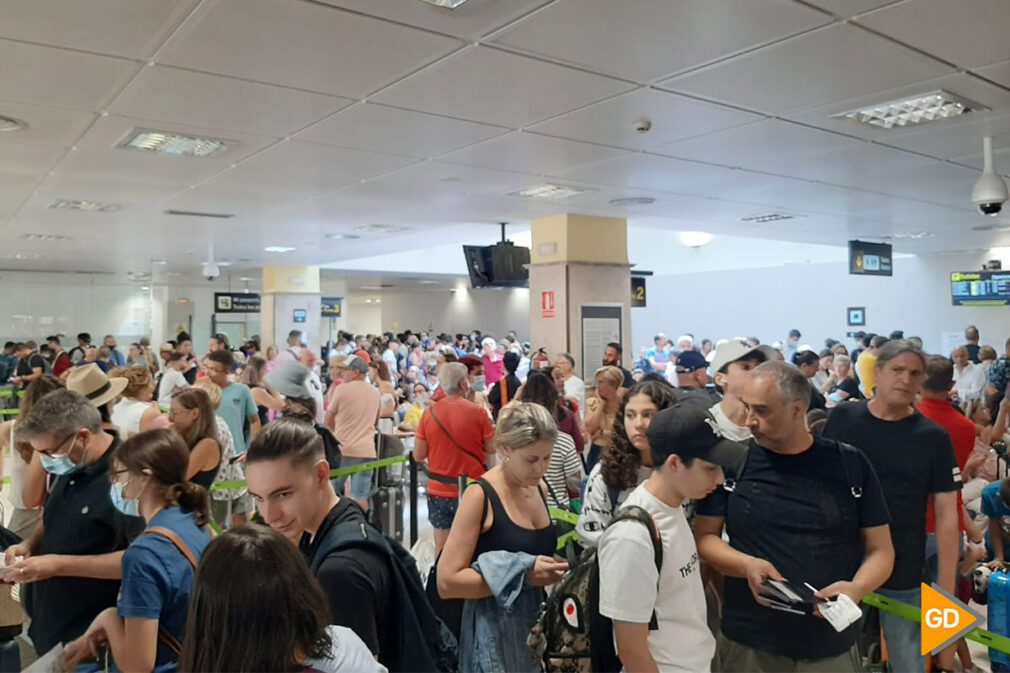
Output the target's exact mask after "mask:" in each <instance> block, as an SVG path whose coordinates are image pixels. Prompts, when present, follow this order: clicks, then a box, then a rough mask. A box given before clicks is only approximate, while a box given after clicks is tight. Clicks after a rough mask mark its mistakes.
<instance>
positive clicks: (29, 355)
mask: <svg viewBox="0 0 1010 673" xmlns="http://www.w3.org/2000/svg"><path fill="white" fill-rule="evenodd" d="M35 348H36V345H35V342H34V341H31V340H28V341H25V342H24V343H21V344H17V346H15V349H16V352H17V354H18V367H17V371H16V372H15V374H16V376H15V377H14V378H13V379H11V383H13V384H14V385H16V386H21V389H22V390H24V389H25V388H27V387H28V385H29V384H30V383H31V382H32V381H37V380H38V379H40V378H42V375H43V374H45V372H46V363H45V361H44V360H43V358H42V356H41V355H39V354H38V353H37V352H36V351H35Z"/></svg>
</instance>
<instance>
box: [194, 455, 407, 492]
mask: <svg viewBox="0 0 1010 673" xmlns="http://www.w3.org/2000/svg"><path fill="white" fill-rule="evenodd" d="M409 460H410V457H409V456H394V457H392V458H383V459H382V460H373V461H371V462H368V463H362V464H361V465H354V466H352V467H341V468H338V469H336V470H333V471H332V472H330V478H331V479H335V478H337V477H346V476H349V475H352V474H357V473H359V472H367V471H369V470H377V469H378V468H380V467H389V466H390V465H399V464H400V463H406V462H407V461H409ZM247 484H248V482H246V481H245V480H242V481H222V482H220V483H217V484H214V485H213V486H211V487H210V490H212V491H226V490H231V489H233V488H245V487H246V486H247Z"/></svg>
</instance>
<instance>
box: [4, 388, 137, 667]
mask: <svg viewBox="0 0 1010 673" xmlns="http://www.w3.org/2000/svg"><path fill="white" fill-rule="evenodd" d="M119 381H121V382H122V384H125V383H126V382H125V381H122V380H121V379H120V380H119ZM112 386H113V387H114V388H115V387H119V386H120V383H119V382H112ZM121 390H122V388H121V387H119V391H116V392H115V393H114V395H115V394H118V393H119V392H121ZM15 437H16V438H17V439H18V441H21V442H27V443H28V444H30V445H31V447H32V449H33V450H34V451H36V452H37V453H38V454H39V457H40V458H41V460H42V465H43V467H44V468H45V469H46V471H48V472H49V473H50V474H51V475H53V476H54V477H55V480H54V482H53V484H52V488H51V490H50V493H49V497H48V498H47V499H46V503H45V507H44V509H43V513H42V520H41V521H40V522H39V524H38V525H37V526H36V528H35V532H34V533H32V535H31V537H29V538H28V539H27V540H25V541H24V542H22V543H20V544H16V545H12V546H11V547H9V548H8V549H7V550H6V552H5V555H4V562H5V564H6V565H8V566H14V569H13V570H12V571H10V572H9V573H8V574H7V575H6V576H5V580H6V581H9V582H17V583H22V584H24V585H25V586H24V587H22V593H21V601H22V604H23V605H24V606H25V610H26V612H27V613H28V616H29V617H31V620H32V621H31V626H30V627H29V628H28V635H29V636H30V637H31V640H32V642H33V643H34V644H35V650H36V652H38V654H39V655H42V654H45V653H46V652H48V651H49V650H50V649H52V648H53V647H54V646H56V645H57V644H59V643H68V642H70V641H71V640H73V639H75V638H78V637H79V636H80V635H81V634H83V633H84V632H85V631H86V630H87V628H88V626H89V625H90V624H91V622H92V621H93V620H94V619H95V617H97V616H98V614H99V613H100V612H102V610H104V609H106V608H110V607H112V606H114V605H115V604H116V597H117V595H118V593H119V580H120V578H121V577H122V561H123V550H124V549H126V547H127V544H128V543H129V541H130V540H131V539H132V538H133V537H135V536H136V535H137V534H139V532H140V530H142V528H143V521H142V520H140V519H137V518H132V517H127V516H125V515H123V514H122V513H121V512H119V511H118V510H117V509H115V508H114V507H113V505H112V501H111V500H110V498H109V474H110V464H111V456H112V454H113V452H114V451H115V449H116V448H117V447H118V446H119V443H120V442H119V438H118V437H117V436H116V434H115V433H114V432H109V431H105V430H103V429H102V419H101V416H100V415H99V414H98V410H97V409H96V408H95V406H94V404H93V402H92V401H89V400H88V398H87V397H85V396H84V395H80V394H78V393H75V392H72V391H69V390H56V391H53V392H51V393H49V394H48V395H46V396H45V397H43V398H42V399H40V400H39V401H38V402H37V403H36V404H35V405H34V406H33V407H32V410H31V412H30V413H29V414H28V416H27V417H26V418H24V419H22V420H21V421H20V422H19V423H18V427H17V429H16V432H15ZM18 558H21V559H22V560H21V561H18V560H17V559H18ZM93 670H97V666H95V667H94V668H93Z"/></svg>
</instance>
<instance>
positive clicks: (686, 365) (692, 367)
mask: <svg viewBox="0 0 1010 673" xmlns="http://www.w3.org/2000/svg"><path fill="white" fill-rule="evenodd" d="M699 369H708V360H706V359H705V356H704V355H702V354H701V353H699V352H698V351H694V350H691V351H684V352H683V353H681V354H680V355H678V356H677V373H678V374H682V373H683V374H690V373H691V372H696V371H698V370H699Z"/></svg>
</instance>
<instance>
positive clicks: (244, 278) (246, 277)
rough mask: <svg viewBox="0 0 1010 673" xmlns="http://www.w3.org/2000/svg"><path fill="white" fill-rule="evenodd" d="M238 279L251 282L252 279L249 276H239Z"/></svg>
mask: <svg viewBox="0 0 1010 673" xmlns="http://www.w3.org/2000/svg"><path fill="white" fill-rule="evenodd" d="M239 280H240V281H242V282H243V283H251V282H252V281H253V280H254V279H252V278H250V277H249V276H242V277H241V278H239Z"/></svg>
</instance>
